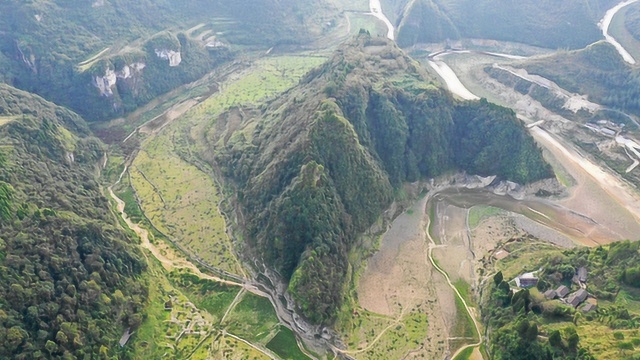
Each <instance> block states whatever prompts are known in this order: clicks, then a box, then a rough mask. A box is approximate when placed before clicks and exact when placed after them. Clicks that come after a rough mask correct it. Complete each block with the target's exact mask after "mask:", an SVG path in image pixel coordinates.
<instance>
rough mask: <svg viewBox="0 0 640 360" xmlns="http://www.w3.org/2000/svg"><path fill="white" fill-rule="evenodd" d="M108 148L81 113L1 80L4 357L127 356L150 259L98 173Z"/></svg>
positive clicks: (0, 316)
mask: <svg viewBox="0 0 640 360" xmlns="http://www.w3.org/2000/svg"><path fill="white" fill-rule="evenodd" d="M103 155H104V149H103V146H102V144H101V143H100V141H99V140H98V139H96V138H94V137H92V136H91V135H90V133H89V130H88V128H87V126H86V124H85V123H84V121H83V120H82V119H81V118H80V117H79V116H78V115H76V114H74V113H73V112H71V111H69V110H67V109H64V108H61V107H58V106H55V105H53V104H51V103H48V102H46V101H45V100H43V99H42V98H40V97H38V96H35V95H32V94H28V93H25V92H23V91H20V90H16V89H14V88H11V87H9V86H6V85H2V84H0V358H3V359H42V358H95V357H97V356H98V355H100V356H104V357H110V356H115V355H118V357H120V358H126V354H125V353H122V350H120V348H119V347H118V346H117V342H118V339H119V338H120V336H121V335H122V333H123V332H124V330H125V329H127V328H129V327H133V328H135V327H136V326H138V325H139V324H140V323H141V321H142V315H141V314H142V306H143V304H144V303H145V301H146V297H147V295H146V292H147V290H146V285H145V284H144V283H143V282H141V281H140V280H139V279H138V278H137V277H138V276H139V275H140V274H141V273H142V272H143V271H144V269H145V267H146V263H145V262H144V261H143V260H142V259H141V253H140V252H139V251H138V250H137V248H136V247H135V246H134V245H132V244H131V239H130V238H129V237H128V236H127V235H126V234H124V233H123V231H122V230H120V228H119V227H118V225H117V224H116V221H115V217H114V216H113V214H112V213H111V211H110V210H109V203H108V201H107V199H106V198H105V197H104V196H103V195H102V193H101V191H100V186H99V184H98V183H97V181H96V177H97V166H98V163H99V162H101V160H102V158H103Z"/></svg>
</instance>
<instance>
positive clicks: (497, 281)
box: [493, 271, 504, 286]
mask: <svg viewBox="0 0 640 360" xmlns="http://www.w3.org/2000/svg"><path fill="white" fill-rule="evenodd" d="M502 280H504V277H503V276H502V271H498V272H497V273H496V274H495V275H494V276H493V281H494V282H495V284H496V286H498V285H500V283H501V282H502Z"/></svg>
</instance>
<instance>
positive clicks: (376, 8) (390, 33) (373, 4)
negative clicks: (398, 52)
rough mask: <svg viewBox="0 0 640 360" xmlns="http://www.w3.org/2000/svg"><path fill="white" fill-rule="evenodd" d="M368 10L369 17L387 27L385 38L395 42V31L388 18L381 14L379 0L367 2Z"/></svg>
mask: <svg viewBox="0 0 640 360" xmlns="http://www.w3.org/2000/svg"><path fill="white" fill-rule="evenodd" d="M369 10H370V11H371V15H373V16H375V17H377V18H378V19H380V20H381V21H382V22H383V23H384V24H385V25H387V37H388V38H389V39H390V40H395V38H396V36H395V32H396V29H395V27H394V26H393V24H392V23H391V21H389V18H387V16H386V15H385V14H384V13H383V12H382V5H380V0H369Z"/></svg>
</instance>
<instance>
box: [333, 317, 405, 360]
mask: <svg viewBox="0 0 640 360" xmlns="http://www.w3.org/2000/svg"><path fill="white" fill-rule="evenodd" d="M404 312H405V309H402V311H401V312H400V315H399V316H398V317H397V318H396V320H395V321H394V322H392V323H391V324H389V326H387V327H386V328H384V329H383V330H382V331H381V332H380V334H378V335H377V336H376V337H375V338H374V339H373V340H372V341H371V343H370V344H369V345H367V347H365V348H363V349H360V350H341V349H338V348H336V347H334V348H333V350H334V351H336V352H339V353H341V354H345V355H355V354H361V353H363V352H367V351H369V350H371V348H372V347H374V346H375V345H376V343H377V342H378V341H379V340H380V339H381V338H382V337H383V336H384V334H385V333H386V332H387V331H389V329H391V328H392V327H394V326H398V324H400V322H401V321H402V317H404Z"/></svg>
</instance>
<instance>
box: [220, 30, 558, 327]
mask: <svg viewBox="0 0 640 360" xmlns="http://www.w3.org/2000/svg"><path fill="white" fill-rule="evenodd" d="M242 113H243V114H245V115H244V116H243V118H244V121H243V122H242V123H241V124H238V123H237V122H233V124H229V123H231V122H232V121H231V120H229V122H228V123H227V125H226V129H221V128H220V127H219V126H220V125H217V127H218V130H217V131H215V132H213V133H212V135H210V138H209V142H210V147H211V153H212V154H215V155H214V156H215V162H216V166H217V167H220V168H221V169H222V170H223V172H224V175H225V176H226V177H227V178H228V179H230V180H232V181H233V183H234V188H236V189H237V191H238V201H239V204H238V206H240V207H241V212H242V214H243V215H242V216H243V218H244V219H246V220H245V221H246V224H244V226H245V227H246V237H245V238H246V239H249V241H250V242H251V244H252V246H254V247H256V248H257V250H258V253H260V254H262V257H263V258H264V259H265V260H266V261H267V262H268V263H270V264H272V265H273V266H274V267H275V268H276V269H277V270H278V271H279V272H280V274H281V275H282V277H283V278H285V279H286V280H288V281H290V282H289V290H290V291H291V293H292V294H293V296H294V298H295V299H296V300H297V303H298V305H299V306H300V308H301V310H302V313H303V314H304V315H305V316H307V317H308V318H309V319H310V320H312V321H314V322H316V323H327V322H331V321H332V319H333V317H334V316H335V314H336V311H337V309H338V308H339V305H340V303H341V301H342V296H343V294H342V292H343V287H344V284H345V281H346V277H347V268H348V267H349V263H348V257H347V254H348V253H349V251H350V250H351V246H352V244H353V243H354V240H355V238H356V237H357V235H358V234H361V233H362V232H364V231H365V230H366V229H367V228H368V227H370V226H371V225H372V224H373V223H374V222H375V221H376V220H377V218H378V217H379V216H380V214H381V213H382V212H383V211H384V210H385V209H386V208H387V206H388V205H389V204H390V203H391V201H392V200H393V198H394V194H395V190H396V189H398V188H399V187H400V185H401V184H402V183H404V182H407V181H416V180H420V179H428V178H431V177H434V176H437V175H440V174H442V173H443V172H445V171H451V170H467V171H469V172H471V173H476V174H481V175H490V174H496V175H498V176H500V177H501V178H503V179H509V180H514V181H518V182H521V183H526V182H531V181H535V180H538V179H542V178H546V177H550V176H552V173H551V170H550V167H549V166H548V165H547V164H546V163H545V162H544V161H543V160H542V156H541V152H540V150H539V149H538V148H537V146H536V144H535V143H534V141H533V140H532V138H531V137H530V136H529V135H528V134H527V132H526V131H525V129H524V127H523V126H522V125H521V124H520V122H519V121H518V120H517V119H516V118H515V115H514V113H513V112H512V111H510V110H508V109H504V108H501V107H498V106H495V105H492V104H489V103H487V102H486V101H480V102H456V101H454V100H453V98H452V97H451V96H450V95H449V94H448V93H446V92H445V91H443V90H442V89H440V88H438V87H437V86H436V85H435V84H434V82H433V81H432V80H430V79H429V78H428V76H427V75H426V74H425V73H424V72H423V71H422V70H421V69H420V68H419V65H418V64H417V63H416V62H415V61H414V60H412V59H410V58H409V57H407V56H406V55H405V54H404V53H403V52H402V51H401V50H400V49H399V48H398V47H397V46H395V45H394V44H392V43H391V42H390V41H387V40H385V39H383V38H377V39H374V38H371V37H370V36H369V35H367V34H361V35H360V36H359V37H358V38H357V39H355V40H354V41H352V42H350V43H348V44H347V45H344V46H342V47H341V48H340V49H339V50H338V51H337V52H336V53H335V55H334V56H333V58H332V59H331V60H330V61H328V62H327V63H326V64H325V65H323V66H322V67H320V68H318V69H315V70H312V71H311V72H310V73H309V74H308V75H307V76H306V78H305V79H303V80H302V82H301V84H300V85H298V86H297V87H295V88H293V89H291V90H289V91H288V92H287V93H286V94H285V95H283V96H281V97H280V98H278V99H277V100H274V101H273V102H272V103H271V104H269V105H268V106H266V107H263V108H261V109H245V110H244V111H243V112H242ZM231 117H233V116H232V115H228V116H223V117H221V119H224V118H231ZM236 117H237V116H236ZM227 183H228V181H227ZM352 265H353V264H352ZM356 265H357V264H356Z"/></svg>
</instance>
